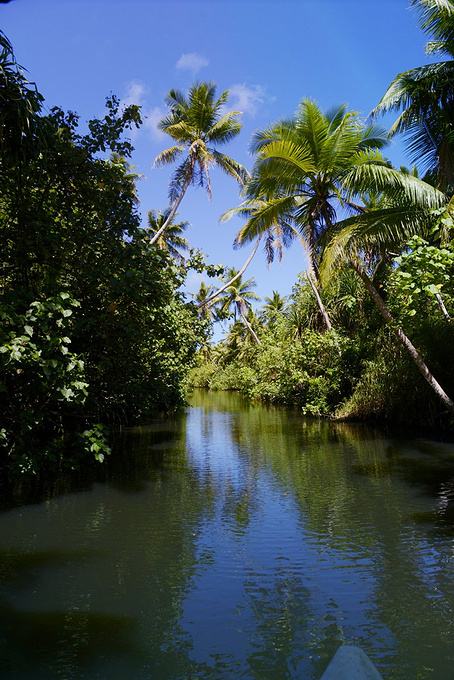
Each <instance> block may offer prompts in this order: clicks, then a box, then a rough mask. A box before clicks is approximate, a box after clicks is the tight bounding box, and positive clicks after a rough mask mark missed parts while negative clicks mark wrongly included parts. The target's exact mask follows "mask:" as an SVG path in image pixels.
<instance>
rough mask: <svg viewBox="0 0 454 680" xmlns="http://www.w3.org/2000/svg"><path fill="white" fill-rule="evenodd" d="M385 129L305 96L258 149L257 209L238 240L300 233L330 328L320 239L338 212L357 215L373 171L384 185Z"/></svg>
mask: <svg viewBox="0 0 454 680" xmlns="http://www.w3.org/2000/svg"><path fill="white" fill-rule="evenodd" d="M386 140H387V138H386V134H385V132H384V131H383V130H381V129H379V128H377V127H375V126H372V125H368V126H364V125H362V124H361V121H360V120H359V118H358V116H357V115H356V114H355V113H352V112H348V111H347V110H346V107H345V106H340V107H338V108H336V109H333V110H332V111H329V112H328V113H326V114H324V113H323V112H322V111H321V110H320V109H319V107H318V106H317V105H316V104H315V103H314V102H313V101H310V100H307V99H306V100H304V101H303V102H302V103H301V106H300V108H299V110H298V112H297V114H296V116H295V118H294V119H292V120H288V121H283V122H280V123H278V124H276V125H274V126H273V127H271V128H270V129H268V130H264V131H263V132H259V133H258V134H257V135H256V136H255V139H254V142H253V146H252V149H253V151H254V152H255V154H256V156H257V160H256V163H255V167H254V170H253V173H252V177H251V180H250V181H249V182H248V183H247V185H246V190H245V191H246V194H247V198H248V199H249V201H252V202H254V201H255V207H254V208H253V211H252V214H251V215H250V216H249V219H247V222H246V224H245V226H244V227H243V228H242V229H241V230H240V232H239V234H238V236H237V241H238V243H240V244H241V243H244V242H245V241H251V240H253V239H255V238H257V236H260V235H262V234H264V233H268V234H269V233H270V230H271V232H274V233H276V225H279V233H278V234H277V238H278V239H279V238H281V236H282V235H284V236H286V238H287V239H290V240H291V238H292V236H293V237H294V236H295V235H296V234H298V236H299V238H300V239H302V240H303V242H304V244H305V247H306V254H307V261H308V267H307V269H308V280H309V283H310V284H311V287H312V289H313V292H314V295H315V297H316V300H317V304H318V306H319V309H320V313H321V315H322V317H323V319H324V323H325V326H326V328H327V329H330V328H331V321H330V318H329V316H328V313H327V311H326V309H325V307H324V305H323V302H322V300H321V296H320V292H319V282H318V260H319V256H320V248H321V239H322V237H323V235H324V233H325V231H326V230H327V229H329V228H330V227H331V226H332V224H333V223H334V222H335V221H336V218H337V214H338V213H339V212H342V213H343V212H345V211H350V212H356V211H358V210H359V209H360V206H358V204H357V196H356V192H355V187H354V184H355V181H357V182H358V181H359V176H361V175H364V174H365V173H368V174H370V173H371V172H372V173H373V174H374V176H375V181H376V182H378V183H379V182H380V178H381V175H382V173H383V172H384V171H385V170H386V168H387V164H386V162H385V161H384V160H383V159H382V157H381V156H380V154H379V153H378V150H379V149H381V148H382V147H383V146H384V145H385V144H386Z"/></svg>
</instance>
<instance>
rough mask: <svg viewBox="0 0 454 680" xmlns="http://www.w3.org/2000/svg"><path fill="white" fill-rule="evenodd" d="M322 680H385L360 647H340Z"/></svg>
mask: <svg viewBox="0 0 454 680" xmlns="http://www.w3.org/2000/svg"><path fill="white" fill-rule="evenodd" d="M320 680H383V678H382V676H381V675H380V673H379V672H378V671H377V669H376V668H375V666H374V664H373V663H372V661H371V660H370V659H369V657H368V656H367V654H365V652H363V650H362V649H361V648H360V647H355V646H354V645H342V646H341V647H339V649H338V650H337V652H336V653H335V655H334V656H333V658H332V659H331V662H330V664H329V666H328V668H327V669H326V671H325V672H324V673H323V675H322V677H321V678H320Z"/></svg>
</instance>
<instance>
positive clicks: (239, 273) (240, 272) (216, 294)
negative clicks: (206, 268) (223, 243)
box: [199, 238, 260, 308]
mask: <svg viewBox="0 0 454 680" xmlns="http://www.w3.org/2000/svg"><path fill="white" fill-rule="evenodd" d="M259 243H260V238H258V239H257V242H256V244H255V246H254V247H253V249H252V251H251V254H250V255H249V257H248V258H247V260H246V262H245V263H244V264H243V266H242V267H241V269H239V270H238V271H237V273H236V274H235V276H233V277H232V278H231V279H230V281H227V283H224V284H223V285H222V286H221V287H220V288H218V290H217V291H216V292H214V293H213V294H212V295H210V297H208V298H207V299H206V300H203V301H202V302H200V303H199V307H202V308H203V307H208V306H209V305H211V304H212V303H213V302H214V301H215V300H216V298H218V297H219V296H220V295H221V293H223V292H224V291H225V290H227V288H228V287H229V286H231V285H232V284H233V283H235V281H236V280H237V279H238V278H239V277H240V276H242V275H243V274H244V272H245V271H246V269H247V268H248V267H249V265H250V264H251V262H252V259H253V257H254V255H255V254H256V252H257V249H258V247H259Z"/></svg>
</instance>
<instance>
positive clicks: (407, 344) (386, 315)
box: [352, 261, 454, 413]
mask: <svg viewBox="0 0 454 680" xmlns="http://www.w3.org/2000/svg"><path fill="white" fill-rule="evenodd" d="M352 267H353V269H354V270H355V271H356V273H357V274H358V276H359V277H360V278H361V280H362V281H363V283H364V285H365V287H366V290H367V292H368V293H369V294H370V296H371V298H372V299H373V301H374V303H375V305H376V307H377V309H378V311H379V312H380V314H381V315H382V317H383V319H384V320H385V322H386V323H387V324H389V325H390V326H391V328H392V331H393V333H394V335H395V336H396V338H397V340H398V341H399V342H400V344H401V345H402V346H403V347H404V348H405V349H406V350H407V352H408V354H409V355H410V356H411V358H412V359H413V361H414V363H415V364H416V366H417V368H418V371H419V372H420V373H421V375H422V376H423V378H424V379H425V380H426V381H427V382H428V383H429V385H430V386H431V388H432V389H433V391H434V392H435V394H436V395H437V396H438V397H439V399H440V400H441V401H442V402H443V404H444V405H445V406H446V408H447V409H448V410H449V411H450V412H451V413H454V402H453V401H452V400H451V399H450V397H449V396H448V395H447V394H446V392H445V391H444V389H443V388H442V387H441V385H440V384H439V383H438V382H437V380H436V379H435V378H434V376H433V375H432V373H431V372H430V370H429V368H428V367H427V365H426V363H425V361H424V359H423V358H422V356H421V355H420V353H419V352H418V350H417V349H416V347H415V346H414V345H413V343H412V342H411V340H410V339H409V338H408V337H407V336H406V335H405V333H404V332H403V330H402V329H401V328H399V326H397V325H396V323H395V321H394V318H393V316H392V314H391V312H390V311H389V309H388V307H387V306H386V304H385V302H384V301H383V299H382V297H381V296H380V293H379V292H378V290H377V289H376V288H375V286H374V284H373V283H372V281H371V279H370V278H369V276H368V275H367V274H366V272H365V271H364V269H363V268H362V267H361V265H360V264H359V263H358V262H356V261H352Z"/></svg>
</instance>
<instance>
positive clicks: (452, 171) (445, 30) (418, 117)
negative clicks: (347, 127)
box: [372, 0, 454, 193]
mask: <svg viewBox="0 0 454 680" xmlns="http://www.w3.org/2000/svg"><path fill="white" fill-rule="evenodd" d="M412 4H413V5H414V6H415V7H416V9H417V10H418V12H419V15H420V23H421V27H422V29H423V30H424V31H425V32H426V33H427V34H429V36H430V37H431V38H432V40H430V41H429V42H428V43H427V47H426V51H427V53H428V54H437V55H441V56H442V57H445V59H444V60H442V61H439V62H436V63H432V64H426V65H424V66H418V67H416V68H412V69H410V70H408V71H404V72H403V73H399V74H398V75H397V76H396V77H395V78H394V80H393V81H392V83H391V84H390V86H389V87H388V89H387V91H386V92H385V94H384V95H383V97H382V99H381V100H380V102H379V103H378V105H377V107H376V108H375V109H374V111H373V112H372V115H373V116H376V115H378V114H382V113H387V112H388V111H394V112H399V116H398V118H397V119H396V121H395V122H394V124H393V126H392V127H391V130H390V134H391V135H395V134H397V133H400V132H402V133H403V134H404V135H405V137H406V139H407V142H408V148H409V151H410V154H411V157H412V160H413V161H414V162H418V163H420V164H421V167H422V168H423V169H424V170H425V171H427V172H428V173H429V176H430V177H432V179H434V180H436V181H437V182H438V184H439V186H440V188H442V189H444V190H449V191H450V192H451V193H452V192H453V190H454V59H453V57H454V2H453V0H413V2H412Z"/></svg>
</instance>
